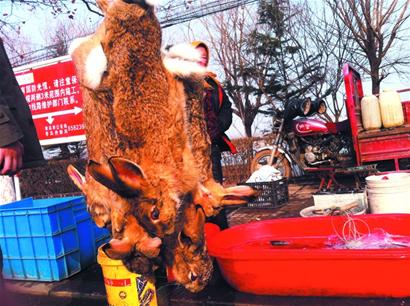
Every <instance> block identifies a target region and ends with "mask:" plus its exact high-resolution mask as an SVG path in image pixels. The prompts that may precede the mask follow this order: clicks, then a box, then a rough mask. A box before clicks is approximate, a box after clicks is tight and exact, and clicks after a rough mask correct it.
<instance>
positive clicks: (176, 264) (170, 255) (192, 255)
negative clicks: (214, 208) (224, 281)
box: [164, 204, 213, 292]
mask: <svg viewBox="0 0 410 306" xmlns="http://www.w3.org/2000/svg"><path fill="white" fill-rule="evenodd" d="M184 216H185V220H184V221H185V222H184V227H183V230H182V231H181V232H180V233H179V234H175V235H174V237H173V239H172V240H170V239H165V240H164V245H165V250H166V251H165V254H164V255H165V260H166V263H167V265H168V266H169V267H171V269H172V274H173V275H174V277H175V280H176V281H177V282H178V283H180V284H182V285H183V286H184V287H185V288H186V289H187V290H189V291H191V292H199V291H201V290H202V289H204V288H205V286H206V285H207V284H208V281H209V279H210V278H211V276H212V272H213V265H212V260H211V258H210V256H209V255H208V252H207V249H206V244H205V239H204V224H205V214H204V212H203V211H202V209H201V208H198V207H197V206H195V205H194V204H191V205H188V206H187V207H186V209H185V210H184Z"/></svg>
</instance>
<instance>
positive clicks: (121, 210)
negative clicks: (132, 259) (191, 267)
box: [67, 165, 161, 259]
mask: <svg viewBox="0 0 410 306" xmlns="http://www.w3.org/2000/svg"><path fill="white" fill-rule="evenodd" d="M87 170H88V171H87V176H86V177H84V176H83V175H82V174H81V173H80V172H79V171H78V170H77V169H76V168H75V167H74V166H72V165H69V166H68V168H67V171H68V174H69V176H70V178H71V179H72V180H73V182H74V184H75V185H76V186H77V187H78V188H79V189H80V190H81V191H82V192H83V193H84V195H85V197H86V199H87V208H88V210H89V212H90V214H91V216H92V218H93V219H94V221H95V222H96V224H97V226H99V227H105V226H110V227H111V231H112V236H113V239H112V240H111V241H110V243H109V244H108V245H107V246H106V248H105V251H106V253H107V255H108V256H109V257H110V258H113V259H123V258H124V257H126V256H128V255H129V254H130V253H132V252H134V251H137V252H141V253H142V254H143V255H145V256H148V257H156V256H158V254H159V251H160V245H161V239H159V238H157V237H151V236H150V235H149V234H148V233H147V232H146V231H145V229H144V228H143V227H142V226H141V225H140V224H139V223H138V221H137V219H136V217H135V216H134V215H133V214H132V209H131V206H130V203H129V202H128V201H127V199H124V198H122V197H120V196H119V195H118V194H116V193H115V192H113V191H111V190H109V189H108V188H107V187H105V186H104V185H102V184H100V183H98V182H97V181H96V180H95V179H94V178H93V177H92V176H91V175H89V173H90V172H92V170H91V171H90V170H89V169H87Z"/></svg>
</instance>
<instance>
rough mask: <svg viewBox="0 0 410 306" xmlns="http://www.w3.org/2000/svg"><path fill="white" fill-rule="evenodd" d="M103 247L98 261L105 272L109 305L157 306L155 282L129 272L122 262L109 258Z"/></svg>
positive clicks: (100, 249) (99, 252)
mask: <svg viewBox="0 0 410 306" xmlns="http://www.w3.org/2000/svg"><path fill="white" fill-rule="evenodd" d="M103 247H104V245H103V246H101V247H100V248H99V249H98V256H97V261H98V263H99V264H100V265H101V268H102V271H103V276H104V284H105V290H106V292H107V301H108V304H109V305H110V306H139V305H141V306H142V305H144V306H157V305H158V304H157V297H156V293H155V284H154V281H153V280H151V279H147V278H146V277H144V276H142V275H141V274H136V273H132V272H130V271H128V270H127V268H126V267H125V266H124V265H123V263H122V261H121V260H113V259H110V258H108V257H107V255H106V254H105V253H104V251H103Z"/></svg>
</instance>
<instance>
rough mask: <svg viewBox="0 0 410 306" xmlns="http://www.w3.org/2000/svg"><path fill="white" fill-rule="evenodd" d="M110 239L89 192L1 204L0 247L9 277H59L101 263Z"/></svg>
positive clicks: (28, 278) (65, 276) (31, 278)
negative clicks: (101, 249)
mask: <svg viewBox="0 0 410 306" xmlns="http://www.w3.org/2000/svg"><path fill="white" fill-rule="evenodd" d="M109 239H110V233H109V231H108V230H106V229H100V228H98V227H97V226H96V225H95V223H94V222H93V221H92V219H91V216H90V214H89V213H88V211H87V209H86V204H85V200H84V197H66V198H51V199H42V200H33V199H31V198H28V199H24V200H21V201H17V202H13V203H10V204H7V205H3V206H0V246H1V249H2V252H3V257H4V259H3V261H4V268H3V276H4V277H5V278H7V279H23V280H38V281H58V280H61V279H64V278H67V277H69V276H71V275H73V274H75V273H77V272H79V271H81V269H84V268H85V267H87V266H89V265H90V264H92V263H95V262H96V255H97V250H98V246H99V245H101V244H102V243H104V242H107V241H108V240H109Z"/></svg>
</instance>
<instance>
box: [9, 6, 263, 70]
mask: <svg viewBox="0 0 410 306" xmlns="http://www.w3.org/2000/svg"><path fill="white" fill-rule="evenodd" d="M258 1H259V0H226V1H221V0H214V1H208V2H206V1H203V0H184V1H168V2H167V3H165V4H163V5H161V6H159V7H158V9H157V16H158V19H159V20H160V24H161V27H162V28H163V29H164V28H168V27H171V26H174V25H177V24H181V23H185V22H188V21H192V20H195V19H198V18H201V17H205V16H208V15H211V14H216V13H221V12H224V11H227V10H231V9H234V8H237V7H241V6H244V5H249V4H252V3H255V2H258ZM83 2H84V3H86V5H87V8H88V9H89V10H90V11H92V12H95V13H98V12H97V11H95V10H94V7H95V3H93V2H92V1H85V0H83ZM92 5H93V7H92ZM90 8H91V9H90ZM95 9H96V7H95ZM89 34H90V33H89ZM73 39H74V38H73ZM73 39H71V40H69V41H68V42H69V43H70V42H71V41H72V40H73ZM56 46H57V45H49V46H46V47H44V48H41V49H37V50H34V51H30V52H27V53H23V54H19V55H17V56H14V57H12V58H11V59H10V60H11V62H12V63H17V62H18V64H19V65H26V64H29V63H32V62H38V61H43V60H46V59H50V58H52V57H53V56H52V55H51V54H50V50H51V49H53V48H55V47H56Z"/></svg>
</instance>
